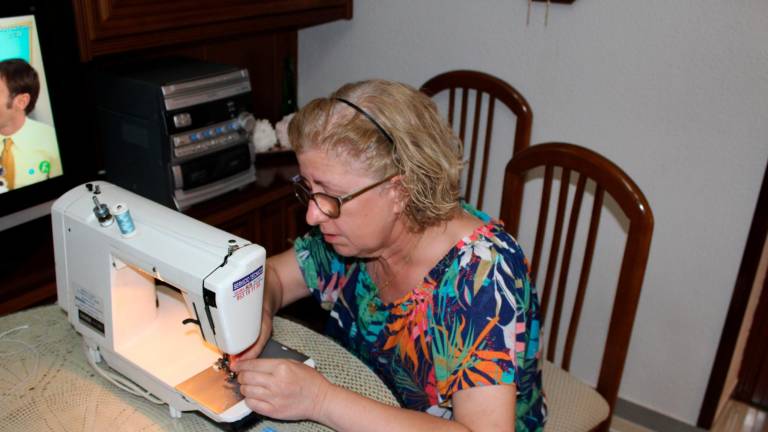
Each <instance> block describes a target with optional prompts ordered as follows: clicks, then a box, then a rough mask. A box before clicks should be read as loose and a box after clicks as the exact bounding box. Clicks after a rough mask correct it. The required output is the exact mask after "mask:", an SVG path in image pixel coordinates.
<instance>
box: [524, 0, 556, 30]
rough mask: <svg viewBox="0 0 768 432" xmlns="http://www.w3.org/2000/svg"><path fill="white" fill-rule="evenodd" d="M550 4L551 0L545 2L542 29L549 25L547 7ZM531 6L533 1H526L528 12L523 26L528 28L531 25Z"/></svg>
mask: <svg viewBox="0 0 768 432" xmlns="http://www.w3.org/2000/svg"><path fill="white" fill-rule="evenodd" d="M551 3H552V0H547V7H546V9H545V10H544V27H546V26H547V24H548V23H549V5H550V4H551ZM532 5H533V0H528V11H527V12H526V14H525V26H526V27H527V26H529V25H530V24H531V7H532Z"/></svg>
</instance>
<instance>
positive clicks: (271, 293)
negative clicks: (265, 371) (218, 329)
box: [233, 249, 309, 366]
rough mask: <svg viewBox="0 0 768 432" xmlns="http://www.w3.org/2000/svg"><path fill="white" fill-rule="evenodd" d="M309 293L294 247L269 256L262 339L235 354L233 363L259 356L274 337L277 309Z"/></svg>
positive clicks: (262, 314) (262, 312) (262, 310)
mask: <svg viewBox="0 0 768 432" xmlns="http://www.w3.org/2000/svg"><path fill="white" fill-rule="evenodd" d="M308 295H309V289H308V288H307V285H306V283H305V282H304V277H303V276H302V274H301V270H300V269H299V264H298V262H297V261H296V253H295V252H294V251H293V249H289V250H287V251H285V252H283V253H281V254H278V255H275V256H272V257H269V258H268V259H267V263H266V276H265V283H264V299H263V305H262V308H261V332H260V334H259V339H258V340H257V341H256V343H254V344H253V345H251V347H250V348H248V349H247V350H246V351H244V352H243V353H241V354H239V355H237V356H233V366H234V364H235V363H238V362H240V361H242V360H246V359H253V358H256V357H257V356H258V355H259V354H261V351H262V350H263V349H264V346H265V345H266V344H267V342H268V341H269V338H270V337H271V336H272V319H273V318H274V316H275V314H276V313H277V311H278V310H280V308H281V307H283V306H285V305H287V304H290V303H293V302H295V301H296V300H298V299H300V298H302V297H306V296H308Z"/></svg>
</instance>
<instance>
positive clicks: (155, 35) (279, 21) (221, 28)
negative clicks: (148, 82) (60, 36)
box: [72, 0, 352, 61]
mask: <svg viewBox="0 0 768 432" xmlns="http://www.w3.org/2000/svg"><path fill="white" fill-rule="evenodd" d="M72 1H73V4H74V7H75V16H76V17H77V26H78V33H79V37H78V39H79V45H80V52H81V58H82V59H83V60H84V61H88V60H91V59H92V58H94V57H98V56H102V55H106V54H115V53H123V52H128V51H136V50H142V49H148V48H155V47H164V46H169V45H178V44H190V43H195V42H204V41H208V40H211V39H219V38H231V37H233V36H236V35H246V34H253V33H265V32H273V31H280V30H287V29H293V30H296V29H299V28H302V27H308V26H312V25H317V24H322V23H326V22H330V21H334V20H338V19H350V18H352V0H171V1H157V0H72Z"/></svg>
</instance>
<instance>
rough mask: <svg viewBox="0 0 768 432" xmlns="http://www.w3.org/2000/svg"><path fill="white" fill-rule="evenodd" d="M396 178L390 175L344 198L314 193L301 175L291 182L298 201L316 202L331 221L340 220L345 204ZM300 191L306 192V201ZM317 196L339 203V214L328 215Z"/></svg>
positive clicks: (294, 177) (394, 175)
mask: <svg viewBox="0 0 768 432" xmlns="http://www.w3.org/2000/svg"><path fill="white" fill-rule="evenodd" d="M396 176H397V174H392V175H389V176H387V177H385V178H383V179H382V180H379V181H377V182H376V183H373V184H371V185H368V186H366V187H364V188H362V189H360V190H357V191H355V192H351V193H348V194H346V195H343V196H338V195H331V194H329V193H326V192H312V190H311V189H308V188H307V187H306V186H307V184H306V183H305V182H306V181H307V179H306V178H304V177H303V176H302V175H301V174H296V175H295V176H293V177H291V182H292V183H293V194H294V195H296V199H298V200H299V202H301V203H303V204H305V205H307V206H308V205H309V202H310V201H314V203H315V205H316V206H317V209H318V210H320V212H321V213H322V214H324V215H326V216H328V217H329V218H331V219H338V218H339V217H341V207H342V205H344V203H347V202H349V201H352V200H353V199H355V198H357V197H359V196H360V195H362V194H364V193H366V192H368V191H369V190H372V189H374V188H375V187H377V186H381V185H382V184H384V183H386V182H388V181H389V180H392V179H393V178H395V177H396ZM299 190H301V192H304V193H305V194H306V199H304V198H303V196H302V195H300V192H299ZM317 195H322V196H324V197H327V198H331V199H333V200H335V201H336V202H337V203H338V208H339V211H338V214H336V215H335V216H334V215H329V214H328V213H326V212H325V211H324V210H323V209H322V207H321V206H320V204H318V202H317V200H316V199H315V197H316V196H317Z"/></svg>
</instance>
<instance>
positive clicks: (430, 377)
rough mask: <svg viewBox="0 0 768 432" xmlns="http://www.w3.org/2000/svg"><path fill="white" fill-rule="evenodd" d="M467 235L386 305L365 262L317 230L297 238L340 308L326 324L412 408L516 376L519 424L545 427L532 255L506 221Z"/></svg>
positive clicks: (325, 297) (446, 413) (311, 282)
mask: <svg viewBox="0 0 768 432" xmlns="http://www.w3.org/2000/svg"><path fill="white" fill-rule="evenodd" d="M464 209H465V211H468V212H470V213H471V214H473V215H474V216H476V217H478V218H480V219H481V220H483V221H484V222H486V225H483V226H481V227H480V228H478V229H476V230H475V231H474V232H473V233H472V235H470V236H469V237H466V238H464V239H462V240H461V241H459V242H458V244H456V245H455V246H454V247H453V248H452V249H451V250H450V251H449V252H448V253H447V255H445V257H444V258H443V259H442V260H441V261H440V262H439V263H438V264H437V265H436V266H435V267H434V268H433V269H432V270H431V271H430V272H429V274H428V275H427V276H426V277H425V278H424V282H423V283H422V284H421V285H420V286H418V287H416V288H415V289H414V290H413V291H411V292H410V293H409V294H407V295H406V296H405V297H403V298H401V299H399V300H397V301H396V302H395V303H392V304H384V303H383V302H382V301H381V299H380V298H379V296H378V289H377V288H376V285H375V284H374V282H373V281H372V279H371V276H370V275H369V274H368V272H367V270H366V266H365V262H364V261H363V260H361V259H358V258H353V257H343V256H340V255H338V254H337V253H336V252H335V251H334V250H333V248H332V247H331V246H330V245H328V244H326V243H325V242H324V241H323V238H322V235H321V233H320V231H319V230H318V229H313V230H311V231H310V232H309V233H308V234H306V235H305V236H304V237H303V238H300V239H297V241H296V243H295V246H294V248H295V250H296V256H297V257H298V262H299V266H300V267H301V271H302V273H303V275H304V279H305V281H306V283H307V285H308V286H309V289H310V291H311V292H312V295H313V296H314V297H315V299H317V300H318V301H320V302H321V304H322V305H323V307H324V308H326V309H328V310H330V311H331V318H330V319H329V320H328V324H327V328H326V332H327V333H328V334H329V335H330V336H332V337H334V338H335V339H336V340H338V341H339V343H341V344H342V345H343V346H344V347H346V348H347V349H348V350H349V351H351V352H352V353H353V354H355V355H356V356H357V357H359V358H360V359H361V360H362V361H363V362H365V363H366V364H367V365H368V366H369V367H371V369H373V370H374V371H375V372H376V373H377V374H378V376H379V377H381V379H382V380H383V381H384V382H385V383H387V385H388V386H389V387H390V388H391V389H392V391H393V393H394V394H395V396H396V397H397V398H398V399H399V400H400V402H401V403H402V404H403V406H404V407H407V408H411V409H414V410H420V411H426V412H428V413H430V414H433V415H438V416H442V417H446V418H450V417H451V415H452V413H451V410H450V407H451V396H452V395H453V394H454V393H455V392H456V391H459V390H462V389H465V388H470V387H474V386H483V385H494V384H515V385H516V386H517V403H516V424H515V429H516V430H518V431H529V430H530V431H538V430H541V429H542V428H543V425H544V421H545V418H546V405H545V402H544V398H543V394H542V390H541V368H540V365H539V357H540V353H541V351H540V350H539V303H538V297H537V295H536V290H535V288H534V287H533V285H532V284H531V283H530V279H529V276H528V262H527V260H526V258H525V256H524V255H523V252H522V250H521V248H520V246H519V245H518V244H517V242H516V241H515V240H514V239H513V238H512V236H510V235H509V234H507V233H506V232H504V229H503V226H502V225H501V224H500V223H498V222H496V221H491V219H490V217H489V216H488V215H486V214H485V213H482V212H480V211H478V210H476V209H474V208H472V207H470V206H467V205H465V206H464Z"/></svg>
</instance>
